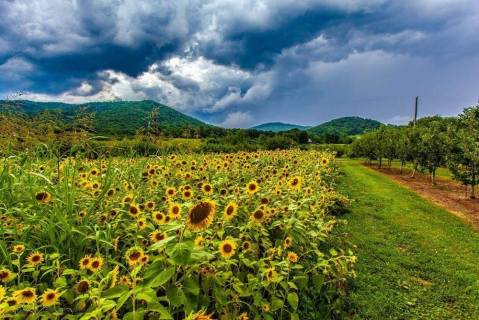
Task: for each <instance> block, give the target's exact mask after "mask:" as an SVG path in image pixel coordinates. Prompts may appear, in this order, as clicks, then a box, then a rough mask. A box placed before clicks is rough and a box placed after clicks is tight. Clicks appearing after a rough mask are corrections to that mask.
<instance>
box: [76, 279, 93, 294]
mask: <svg viewBox="0 0 479 320" xmlns="http://www.w3.org/2000/svg"><path fill="white" fill-rule="evenodd" d="M75 291H76V292H77V293H78V294H85V293H87V292H88V291H90V281H88V280H86V279H82V280H80V281H79V282H78V283H77V284H76V286H75Z"/></svg>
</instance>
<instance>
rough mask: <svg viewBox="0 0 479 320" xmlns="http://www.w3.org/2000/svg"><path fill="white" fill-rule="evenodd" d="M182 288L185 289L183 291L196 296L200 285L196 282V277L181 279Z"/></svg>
mask: <svg viewBox="0 0 479 320" xmlns="http://www.w3.org/2000/svg"><path fill="white" fill-rule="evenodd" d="M183 288H184V289H185V291H187V292H189V293H191V294H192V295H194V296H198V295H199V294H200V286H199V284H198V279H193V278H187V279H185V281H183Z"/></svg>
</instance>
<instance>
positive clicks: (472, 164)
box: [448, 105, 479, 198]
mask: <svg viewBox="0 0 479 320" xmlns="http://www.w3.org/2000/svg"><path fill="white" fill-rule="evenodd" d="M453 128H454V129H453V130H452V132H451V136H452V137H453V138H452V147H451V152H450V153H449V155H448V167H449V169H450V170H451V172H452V174H453V175H454V178H455V179H456V180H458V181H461V182H462V183H463V184H464V185H465V186H466V190H467V186H468V185H470V186H471V194H470V197H471V198H475V197H476V186H477V185H478V184H479V181H478V180H479V105H478V106H475V107H472V108H466V109H464V112H463V113H462V114H460V115H459V120H458V123H457V125H456V126H453Z"/></svg>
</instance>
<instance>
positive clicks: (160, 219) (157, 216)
mask: <svg viewBox="0 0 479 320" xmlns="http://www.w3.org/2000/svg"><path fill="white" fill-rule="evenodd" d="M151 216H152V218H153V220H154V221H155V222H156V223H158V224H163V223H165V218H166V216H165V214H164V213H162V212H159V211H155V212H153V213H152V214H151Z"/></svg>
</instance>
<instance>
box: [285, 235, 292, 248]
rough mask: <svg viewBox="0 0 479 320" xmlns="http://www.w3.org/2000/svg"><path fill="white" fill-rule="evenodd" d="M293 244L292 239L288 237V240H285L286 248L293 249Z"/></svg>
mask: <svg viewBox="0 0 479 320" xmlns="http://www.w3.org/2000/svg"><path fill="white" fill-rule="evenodd" d="M292 244H293V239H292V238H291V237H289V236H288V237H286V239H284V247H285V248H289V247H291V246H292Z"/></svg>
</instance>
